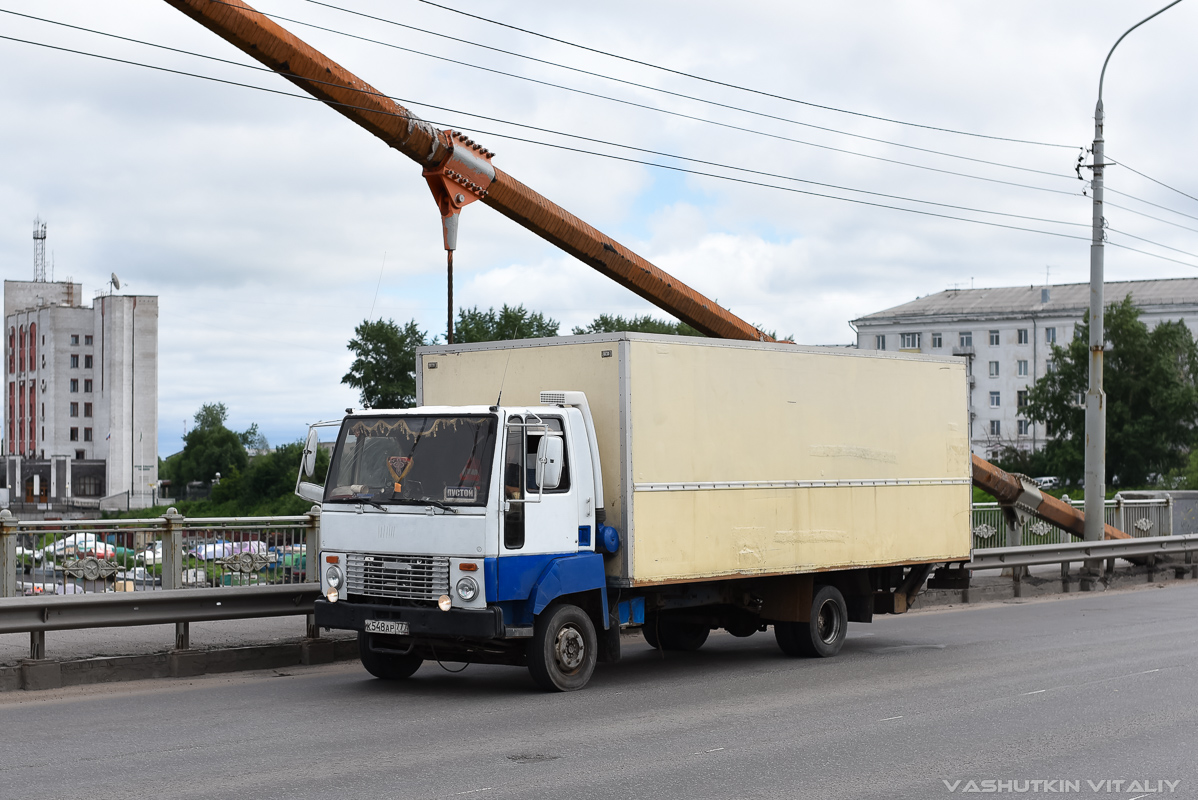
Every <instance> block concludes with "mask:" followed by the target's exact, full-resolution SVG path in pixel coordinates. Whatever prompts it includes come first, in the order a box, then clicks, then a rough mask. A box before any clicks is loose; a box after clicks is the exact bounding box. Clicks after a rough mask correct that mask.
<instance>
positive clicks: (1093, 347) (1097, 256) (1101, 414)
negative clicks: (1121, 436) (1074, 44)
mask: <svg viewBox="0 0 1198 800" xmlns="http://www.w3.org/2000/svg"><path fill="white" fill-rule="evenodd" d="M1180 2H1181V0H1173V2H1172V3H1169V4H1168V5H1167V6H1165V7H1164V8H1162V9H1160V10H1159V11H1157V12H1156V13H1154V14H1151V15H1149V16H1147V17H1145V18H1144V19H1142V20H1140V21H1139V22H1137V23H1136V24H1135V25H1132V26H1131V27H1130V28H1128V29H1127V30H1126V31H1124V33H1123V35H1122V36H1120V37H1119V39H1118V40H1117V41H1116V42H1115V44H1114V45H1113V46H1112V47H1111V50H1110V52H1109V53H1107V55H1106V60H1105V61H1103V62H1102V73H1101V74H1100V75H1099V77H1098V104H1097V105H1096V106H1095V107H1094V147H1093V155H1094V163H1093V165H1092V166H1091V169H1092V170H1093V171H1094V180H1093V182H1092V184H1091V188H1092V190H1093V194H1094V219H1093V234H1092V237H1091V240H1090V383H1089V387H1088V388H1087V390H1086V521H1085V540H1086V541H1088V542H1089V541H1101V540H1102V539H1103V538H1104V536H1105V534H1106V530H1105V526H1104V521H1103V517H1104V513H1103V511H1104V506H1105V503H1106V395H1105V394H1104V393H1103V390H1102V350H1103V343H1104V341H1105V339H1106V337H1105V331H1104V329H1103V266H1104V264H1103V255H1104V250H1103V214H1102V172H1103V168H1104V167H1105V166H1106V164H1105V162H1104V157H1103V138H1102V122H1103V113H1102V83H1103V81H1104V80H1105V79H1106V68H1107V64H1108V63H1110V60H1111V56H1112V55H1113V54H1114V52H1115V48H1116V47H1118V46H1119V43H1120V42H1122V41H1123V40H1124V39H1125V38H1127V34H1129V33H1131V32H1132V31H1134V30H1135V29H1136V28H1138V27H1140V26H1141V25H1143V24H1144V23H1145V22H1147V21H1148V20H1150V19H1152V18H1153V17H1155V16H1157V15H1158V14H1161V13H1162V12H1164V11H1167V10H1168V9H1170V8H1172V7H1173V6H1175V5H1177V4H1178V3H1180ZM1097 566H1098V562H1094V561H1087V562H1086V569H1085V575H1084V577H1083V580H1082V588H1083V589H1090V588H1092V586H1093V581H1094V579H1095V578H1096V577H1097Z"/></svg>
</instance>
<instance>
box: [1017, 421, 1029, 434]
mask: <svg viewBox="0 0 1198 800" xmlns="http://www.w3.org/2000/svg"><path fill="white" fill-rule="evenodd" d="M1015 422H1016V423H1017V424H1018V425H1019V435H1020V436H1031V435H1032V423H1031V422H1029V421H1027V420H1026V419H1020V420H1016V421H1015Z"/></svg>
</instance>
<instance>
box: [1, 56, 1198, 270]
mask: <svg viewBox="0 0 1198 800" xmlns="http://www.w3.org/2000/svg"><path fill="white" fill-rule="evenodd" d="M0 40H6V41H12V42H19V43H21V44H29V45H34V46H36V47H42V48H46V49H49V50H56V51H59V52H66V53H72V54H75V55H82V56H88V57H91V58H97V59H100V60H103V61H110V62H114V63H119V64H126V65H129V66H135V67H143V68H145V69H151V70H155V71H158V72H165V73H169V74H174V75H182V76H185V77H191V78H197V79H200V80H205V81H210V82H213V83H219V84H224V85H228V86H237V87H240V88H244V89H253V90H256V91H261V92H266V93H269V94H275V95H281V96H283V97H291V98H296V99H299V100H307V101H311V102H319V103H323V104H325V105H329V106H336V107H339V108H347V109H351V110H357V111H365V112H367V113H374V114H380V115H383V116H392V117H399V118H401V119H410V117H409V116H408V115H405V114H395V113H391V112H386V111H379V110H377V109H372V108H364V107H361V106H355V105H352V104H349V103H341V102H338V101H334V100H321V99H319V98H316V97H312V96H311V95H306V94H292V93H291V92H284V91H282V90H279V89H270V88H267V87H263V86H255V85H253V84H248V83H241V82H238V81H231V80H228V79H225V78H217V77H214V76H211V75H202V74H199V73H194V72H187V71H185V70H177V69H172V68H170V67H162V66H157V65H154V64H145V63H142V62H138V61H131V60H129V59H123V58H116V57H114V56H105V55H100V54H98V53H90V52H87V51H84V50H75V49H73V48H68V47H61V46H58V45H52V44H47V43H44V42H36V41H31V40H28V39H19V38H17V37H13V36H4V35H0ZM340 88H350V87H340ZM426 121H428V122H435V124H446V123H442V122H439V121H433V120H426ZM477 133H479V134H482V135H485V136H494V137H496V138H501V139H507V140H509V141H518V142H524V143H528V144H533V145H538V146H541V147H551V148H555V149H558V150H565V151H568V152H574V153H580V154H584V155H591V156H597V157H600V158H607V159H610V160H614V161H621V162H625V163H632V164H641V165H645V166H650V167H656V168H658V169H666V170H671V171H674V172H679V173H685V174H688V175H696V176H701V177H707V178H715V179H717V180H723V181H729V182H732V183H740V184H744V185H749V186H757V187H761V188H767V189H775V190H777V191H783V192H789V193H792V194H800V195H805V196H809V197H818V198H822V199H826V200H839V201H841V202H845V203H853V204H856V205H863V206H869V207H872V208H883V209H889V210H892V211H903V212H906V213H909V214H918V215H920V216H927V217H934V218H938V219H947V220H955V221H957V222H968V223H972V224H974V225H985V226H987V227H993V228H1002V229H1005V230H1014V231H1023V232H1026V233H1038V234H1041V235H1044V236H1055V237H1057V238H1063V239H1073V240H1077V241H1090V238H1089V237H1086V236H1075V235H1073V234H1068V233H1060V232H1057V231H1046V230H1041V229H1037V228H1026V227H1022V226H1018V225H1007V224H1003V223H999V222H990V221H988V220H978V219H970V218H968V217H957V216H953V215H951V214H940V213H936V212H932V211H924V210H921V209H915V208H904V207H902V206H893V205H889V204H886V203H875V202H871V201H868V200H859V199H856V198H851V197H840V196H837V195H830V194H824V193H822V192H813V191H809V190H805V189H797V188H794V187H790V186H778V185H776V184H770V183H764V182H761V181H755V180H750V179H747V178H737V177H734V176H729V175H720V174H718V173H711V172H704V171H701V170H693V169H686V168H685V167H678V166H674V165H670V164H660V163H656V162H653V161H645V160H643V159H635V158H630V157H627V156H618V155H614V154H611V153H601V152H597V151H593V150H584V149H582V148H578V147H571V146H569V145H563V144H555V143H552V142H542V141H538V140H535V139H528V138H526V137H520V136H513V135H511V134H505V133H500V132H497V131H483V130H479V131H477ZM733 169H735V168H733ZM916 202H918V201H916ZM1123 235H1126V234H1123ZM1144 241H1146V242H1148V243H1149V244H1153V245H1158V246H1160V245H1159V243H1157V242H1153V241H1150V240H1144ZM1108 244H1111V245H1112V246H1114V247H1120V248H1122V249H1125V250H1130V251H1133V252H1137V253H1141V254H1143V255H1147V256H1150V257H1153V258H1158V259H1163V260H1165V261H1173V262H1175V263H1178V264H1184V265H1185V266H1190V267H1194V268H1196V269H1198V265H1193V264H1186V262H1183V261H1179V260H1177V259H1173V258H1169V257H1167V256H1162V255H1159V254H1156V253H1150V252H1148V251H1144V250H1138V249H1136V248H1133V247H1128V246H1127V245H1120V244H1116V243H1113V242H1109V243H1108Z"/></svg>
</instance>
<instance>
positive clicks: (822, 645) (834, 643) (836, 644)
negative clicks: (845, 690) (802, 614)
mask: <svg viewBox="0 0 1198 800" xmlns="http://www.w3.org/2000/svg"><path fill="white" fill-rule="evenodd" d="M809 619H810V622H777V623H774V638H775V639H777V641H778V647H779V648H780V649H781V650H782V652H783V653H785V654H786V655H788V656H807V657H808V658H831V657H832V656H834V655H836V654H837V653H839V652H840V647H841V645H843V644H844V637H845V634H847V633H848V630H849V610H848V607H847V606H846V605H845V602H844V595H842V594H841V593H840V590H839V589H837V588H836V587H835V586H818V585H817V586H816V587H815V596H814V597H812V598H811V613H810V614H809Z"/></svg>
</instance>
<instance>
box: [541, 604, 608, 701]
mask: <svg viewBox="0 0 1198 800" xmlns="http://www.w3.org/2000/svg"><path fill="white" fill-rule="evenodd" d="M598 652H599V640H598V639H597V637H596V636H595V626H594V624H592V623H591V618H590V617H588V616H587V614H586V612H585V611H583V610H582V609H581V608H579V607H578V606H572V605H567V604H563V605H559V606H556V607H554V608H549V609H546V610H545V611H544V612H542V613H541V615H540V616H539V617H537V621H536V624H535V625H534V626H533V633H532V640H531V641H530V642H529V643H528V672H529V674H531V675H532V679H533V680H534V681H536V684H537V686H540V687H541V688H542V689H544V690H545V691H547V692H573V691H577V690H578V689H581V688H582V687H584V686H586V685H587V683H588V682H589V681H590V680H591V673H593V672H594V671H595V661H596V660H597V656H598Z"/></svg>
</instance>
